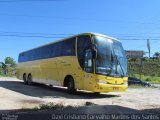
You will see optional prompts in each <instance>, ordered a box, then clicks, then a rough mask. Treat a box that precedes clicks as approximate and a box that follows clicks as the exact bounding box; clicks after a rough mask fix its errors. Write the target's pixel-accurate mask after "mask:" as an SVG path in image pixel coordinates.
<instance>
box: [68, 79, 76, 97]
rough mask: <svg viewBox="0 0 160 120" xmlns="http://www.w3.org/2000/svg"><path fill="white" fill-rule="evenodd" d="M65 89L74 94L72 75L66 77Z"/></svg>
mask: <svg viewBox="0 0 160 120" xmlns="http://www.w3.org/2000/svg"><path fill="white" fill-rule="evenodd" d="M67 90H68V93H69V94H74V93H75V92H76V89H75V84H74V79H73V78H72V77H69V78H68V83H67Z"/></svg>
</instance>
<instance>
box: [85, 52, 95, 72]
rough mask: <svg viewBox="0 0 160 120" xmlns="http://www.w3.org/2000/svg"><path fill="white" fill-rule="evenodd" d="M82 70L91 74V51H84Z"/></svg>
mask: <svg viewBox="0 0 160 120" xmlns="http://www.w3.org/2000/svg"><path fill="white" fill-rule="evenodd" d="M84 69H85V71H86V72H93V61H92V50H91V49H87V50H85V62H84Z"/></svg>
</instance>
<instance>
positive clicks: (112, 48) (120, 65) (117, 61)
mask: <svg viewBox="0 0 160 120" xmlns="http://www.w3.org/2000/svg"><path fill="white" fill-rule="evenodd" d="M112 49H113V53H114V55H115V56H116V60H117V62H118V64H119V65H120V68H121V71H122V73H123V75H121V77H124V70H123V68H122V65H121V63H120V62H119V59H118V57H117V55H116V54H115V51H114V48H112ZM117 66H118V65H117ZM117 66H116V72H117Z"/></svg>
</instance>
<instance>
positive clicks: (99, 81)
mask: <svg viewBox="0 0 160 120" xmlns="http://www.w3.org/2000/svg"><path fill="white" fill-rule="evenodd" d="M96 82H97V83H102V84H107V82H106V81H104V80H98V79H97V80H96Z"/></svg>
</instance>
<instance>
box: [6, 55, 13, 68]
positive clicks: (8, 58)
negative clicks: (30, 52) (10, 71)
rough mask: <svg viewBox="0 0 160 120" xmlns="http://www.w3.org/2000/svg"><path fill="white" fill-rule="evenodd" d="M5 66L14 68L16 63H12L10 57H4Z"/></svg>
mask: <svg viewBox="0 0 160 120" xmlns="http://www.w3.org/2000/svg"><path fill="white" fill-rule="evenodd" d="M4 61H5V65H10V67H13V68H14V67H16V62H15V61H14V59H13V58H11V57H6V58H5V60H4Z"/></svg>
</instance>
